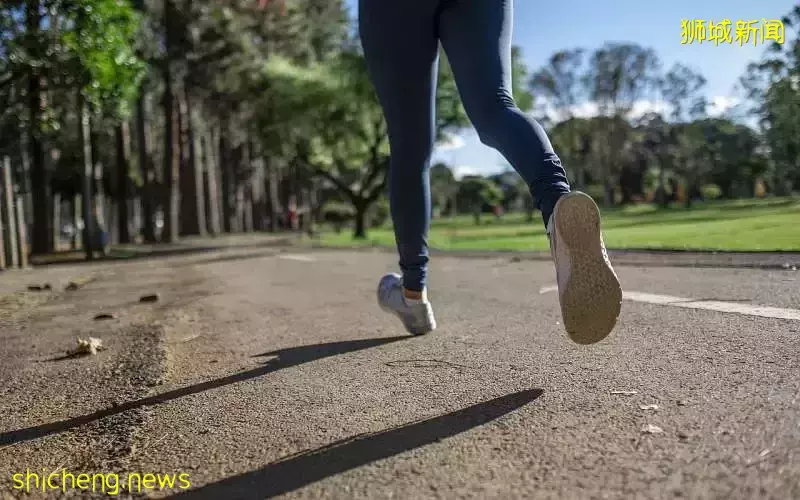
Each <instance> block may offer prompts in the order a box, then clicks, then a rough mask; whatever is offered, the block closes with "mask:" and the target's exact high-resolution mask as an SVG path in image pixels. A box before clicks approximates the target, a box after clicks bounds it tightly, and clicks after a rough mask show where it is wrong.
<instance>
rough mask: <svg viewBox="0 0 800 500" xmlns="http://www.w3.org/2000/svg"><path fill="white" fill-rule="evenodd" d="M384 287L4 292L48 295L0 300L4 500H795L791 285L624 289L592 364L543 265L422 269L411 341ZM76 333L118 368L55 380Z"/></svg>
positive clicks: (292, 282)
mask: <svg viewBox="0 0 800 500" xmlns="http://www.w3.org/2000/svg"><path fill="white" fill-rule="evenodd" d="M394 267H395V258H394V257H393V256H392V255H390V254H387V253H382V252H375V253H371V252H346V251H336V252H326V251H312V252H308V253H296V254H292V253H286V252H280V251H279V250H278V249H270V250H262V251H257V252H254V251H238V252H237V251H227V252H224V253H216V254H204V255H202V256H194V257H191V256H183V257H175V258H169V259H161V260H158V259H156V260H149V261H147V262H132V263H118V264H114V265H103V264H98V265H94V266H80V267H75V268H69V267H66V268H64V267H62V268H59V269H57V270H48V271H34V272H32V273H28V274H24V275H23V274H21V273H20V274H19V275H16V277H14V276H11V275H9V276H10V277H7V276H4V277H3V278H2V283H0V292H6V293H9V292H13V291H15V290H21V289H24V288H25V285H27V284H28V282H31V281H32V280H34V279H35V280H38V281H39V282H42V281H44V280H49V281H51V282H52V284H53V290H52V291H50V292H30V293H25V294H22V295H14V296H13V297H14V298H13V300H11V299H9V298H8V297H9V296H6V298H5V299H4V302H0V306H2V307H6V310H5V312H4V313H3V314H2V315H0V359H2V363H0V475H1V476H0V498H3V495H6V496H8V497H11V498H17V497H18V496H21V491H22V490H19V489H15V488H14V483H12V482H11V480H10V478H11V477H12V474H14V473H19V472H25V470H26V469H30V470H40V469H42V468H45V469H46V470H48V471H50V470H60V468H64V469H67V470H69V471H70V472H72V473H75V474H77V473H79V472H84V471H88V472H93V471H100V472H112V471H114V472H119V473H120V474H123V473H125V472H129V471H140V472H142V473H145V472H153V473H161V474H164V473H186V474H188V478H189V480H190V483H191V489H181V488H179V487H177V486H176V487H174V488H171V489H169V488H167V489H164V490H160V491H159V489H158V488H156V489H154V490H152V491H148V492H146V493H145V492H142V493H138V494H135V495H134V496H153V497H166V496H175V497H187V498H203V499H205V498H208V499H228V498H231V499H233V498H244V499H251V498H252V499H256V498H268V497H273V496H280V495H283V496H284V497H285V498H345V499H350V498H359V499H360V498H401V499H417V498H420V499H425V498H498V499H500V498H502V499H508V498H568V499H583V498H609V499H618V498H658V499H661V498H690V499H711V498H714V499H752V498H768V499H794V498H800V320H798V319H794V318H795V315H796V314H800V312H798V310H800V272H798V271H791V270H755V269H711V268H702V269H700V268H697V269H695V268H685V267H682V268H675V267H658V266H649V267H642V266H620V267H618V272H619V274H620V278H621V280H622V283H623V288H624V289H625V291H626V292H629V295H628V296H627V297H626V298H627V300H625V302H624V303H623V312H622V316H621V319H620V321H619V324H618V326H617V328H616V330H615V331H614V332H613V333H612V335H611V336H610V337H609V338H608V339H607V340H605V341H603V342H602V343H600V344H597V345H594V346H590V347H582V346H577V345H574V344H572V343H571V342H570V341H569V340H568V339H567V337H566V335H565V334H564V333H563V332H562V329H561V325H560V324H559V321H560V317H559V316H560V315H559V309H558V302H557V295H556V293H555V292H554V291H553V289H552V285H553V284H554V283H555V273H554V270H553V268H552V265H551V264H549V263H547V262H541V261H524V260H523V261H513V260H512V259H509V258H508V257H502V258H493V259H492V258H482V259H476V258H470V259H467V258H455V257H446V256H437V257H436V260H435V261H434V264H433V268H432V276H431V279H432V283H431V290H430V297H431V300H432V301H433V303H434V307H435V310H436V314H437V321H438V323H439V325H440V326H439V329H438V330H437V331H436V332H434V333H433V334H431V335H429V336H425V337H409V336H407V335H405V333H404V332H403V330H402V329H401V327H400V323H399V321H397V320H396V319H395V318H393V317H392V316H389V315H386V314H384V313H382V312H381V311H380V310H379V309H378V307H377V305H376V304H375V286H376V284H377V280H378V278H379V277H380V275H381V274H382V273H384V272H387V271H390V270H394ZM77 274H80V275H82V276H91V277H94V281H90V282H88V283H86V284H85V285H83V286H81V287H80V288H79V289H78V290H74V291H70V292H66V291H62V290H63V285H64V284H65V283H66V281H67V280H69V279H73V277H74V276H75V275H77ZM15 280H16V281H15ZM152 292H158V293H160V301H159V302H157V303H154V304H140V303H138V298H139V296H140V295H142V294H145V293H152ZM664 296H669V300H666V299H664ZM654 297H655V298H654ZM659 297H661V298H660V299H659ZM23 298H24V300H23ZM690 299H692V300H693V302H688V300H690ZM9 301H11V302H9ZM654 301H655V302H658V301H661V302H662V303H660V304H656V303H652V302H654ZM12 302H13V304H16V305H15V307H14V310H13V311H12V310H10V307H7V306H8V304H11V303H12ZM31 304H33V305H31ZM681 304H682V305H681ZM687 304H689V305H690V307H686V305H687ZM706 304H712V305H713V304H717V305H716V306H714V307H717V310H709V309H708V307H707V306H706ZM719 304H723V306H724V307H723V306H719ZM755 306H769V307H771V308H772V309H764V308H763V307H762V308H757V307H755ZM709 307H711V306H709ZM720 307H722V308H723V309H724V310H725V311H727V312H721V311H720V310H719V308H720ZM711 308H712V309H713V307H711ZM100 312H112V313H113V314H114V315H115V318H113V319H110V320H104V321H97V320H94V319H93V317H94V315H95V314H97V313H100ZM87 335H91V336H95V337H99V338H102V339H103V342H104V344H105V345H106V347H107V349H106V350H103V351H100V352H99V353H98V354H97V355H96V356H86V357H75V358H65V357H64V356H63V353H64V350H65V349H68V348H70V347H72V345H73V344H74V343H75V337H76V336H81V337H85V336H87ZM70 495H71V496H73V497H86V496H89V494H88V493H87V492H85V491H76V490H68V491H67V492H66V493H62V492H61V490H59V491H58V492H50V493H49V496H70ZM33 496H34V497H36V496H42V494H41V493H38V494H33ZM92 496H95V497H103V494H102V493H98V492H95V493H94V495H92ZM120 496H122V497H124V496H125V495H120Z"/></svg>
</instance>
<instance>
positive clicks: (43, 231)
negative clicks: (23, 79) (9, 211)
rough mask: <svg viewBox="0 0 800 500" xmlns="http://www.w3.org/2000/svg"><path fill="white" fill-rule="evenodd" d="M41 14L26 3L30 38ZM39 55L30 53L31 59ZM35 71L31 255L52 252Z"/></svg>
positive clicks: (31, 78) (31, 85)
mask: <svg viewBox="0 0 800 500" xmlns="http://www.w3.org/2000/svg"><path fill="white" fill-rule="evenodd" d="M41 21H42V12H41V3H40V0H28V1H27V2H26V9H25V28H26V32H27V34H28V36H29V37H32V38H31V39H35V38H36V36H37V35H38V33H39V31H40V29H41ZM42 55H43V54H38V53H36V54H34V57H37V56H42ZM41 78H42V77H41V75H40V74H39V71H38V70H36V69H33V68H32V70H31V71H30V73H29V74H28V96H27V97H28V155H29V157H30V162H31V187H32V189H33V234H32V238H31V240H32V241H31V243H32V250H33V253H47V252H49V251H50V250H51V249H52V245H51V241H50V240H51V229H50V216H51V210H50V201H51V200H50V179H49V175H48V172H47V167H46V165H45V157H44V146H43V144H42V137H41V121H42V111H43V109H42V104H43V103H42V97H43V96H42V79H41Z"/></svg>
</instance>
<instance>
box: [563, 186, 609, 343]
mask: <svg viewBox="0 0 800 500" xmlns="http://www.w3.org/2000/svg"><path fill="white" fill-rule="evenodd" d="M553 221H554V223H555V226H556V228H555V230H556V231H557V235H556V237H557V238H558V240H557V243H558V245H563V247H564V248H565V249H566V253H567V254H568V256H569V259H570V274H569V279H568V280H567V283H566V284H565V286H564V290H563V291H561V297H560V298H561V314H562V316H563V318H564V328H565V329H566V331H567V334H568V335H569V337H570V338H571V339H572V341H573V342H575V343H576V344H582V345H587V344H594V343H596V342H599V341H601V340H603V339H604V338H606V337H607V336H608V334H609V333H611V331H612V330H613V329H614V326H615V325H616V323H617V318H618V317H619V314H620V310H621V307H622V287H621V285H620V283H619V279H618V278H617V275H616V273H615V272H614V269H613V268H612V267H611V266H610V265H609V264H608V262H606V260H605V259H604V258H603V251H602V247H601V243H600V241H601V239H600V238H601V233H600V210H599V209H598V207H597V204H596V203H595V202H594V200H593V199H592V198H591V197H590V196H588V195H586V194H584V193H580V192H573V193H570V194H569V195H567V196H565V197H563V198H562V199H561V200H559V202H558V204H557V205H556V208H555V210H554V215H553Z"/></svg>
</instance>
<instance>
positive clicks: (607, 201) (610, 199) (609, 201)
mask: <svg viewBox="0 0 800 500" xmlns="http://www.w3.org/2000/svg"><path fill="white" fill-rule="evenodd" d="M603 186H604V188H605V189H604V190H603V205H605V206H606V207H612V206H614V183H613V182H611V180H610V179H608V178H607V177H606V179H605V180H604V181H603Z"/></svg>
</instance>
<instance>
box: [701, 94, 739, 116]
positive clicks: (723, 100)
mask: <svg viewBox="0 0 800 500" xmlns="http://www.w3.org/2000/svg"><path fill="white" fill-rule="evenodd" d="M741 102H742V100H741V99H739V98H738V97H731V96H725V95H715V96H714V97H712V98H711V99H709V101H708V104H709V105H708V114H709V115H711V116H720V115H722V114H724V113H725V112H727V111H730V110H731V109H732V108H734V107H736V106H738V105H739V104H741Z"/></svg>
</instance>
